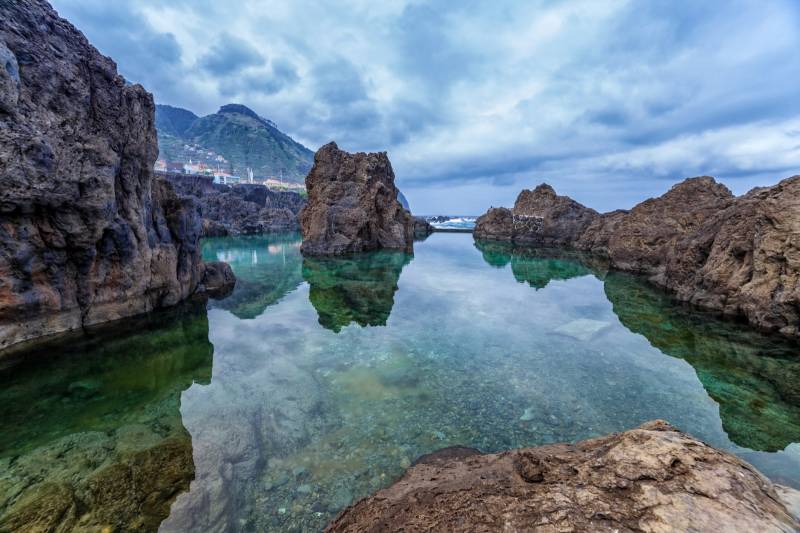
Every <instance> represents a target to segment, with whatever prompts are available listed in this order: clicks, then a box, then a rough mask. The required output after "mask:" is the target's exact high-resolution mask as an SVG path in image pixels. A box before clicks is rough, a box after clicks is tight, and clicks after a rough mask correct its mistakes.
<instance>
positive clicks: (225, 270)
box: [203, 261, 236, 298]
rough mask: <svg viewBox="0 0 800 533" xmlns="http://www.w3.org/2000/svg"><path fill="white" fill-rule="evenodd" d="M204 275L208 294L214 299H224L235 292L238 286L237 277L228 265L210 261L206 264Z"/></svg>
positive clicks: (204, 284) (204, 283)
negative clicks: (234, 289)
mask: <svg viewBox="0 0 800 533" xmlns="http://www.w3.org/2000/svg"><path fill="white" fill-rule="evenodd" d="M205 265H206V270H205V273H204V274H203V286H204V287H205V290H206V293H208V295H209V296H211V297H213V298H223V297H225V296H227V295H228V294H230V293H231V292H233V288H234V287H235V286H236V276H234V275H233V270H232V269H231V266H230V265H229V264H228V263H224V262H222V261H210V262H207V263H206V264H205Z"/></svg>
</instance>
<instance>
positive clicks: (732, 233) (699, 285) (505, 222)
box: [475, 176, 800, 336]
mask: <svg viewBox="0 0 800 533" xmlns="http://www.w3.org/2000/svg"><path fill="white" fill-rule="evenodd" d="M536 191H544V192H546V194H531V193H529V192H527V191H526V192H523V194H521V195H520V199H518V201H517V204H518V205H519V204H520V203H524V205H525V206H526V207H525V210H524V211H523V210H518V206H515V207H514V209H513V210H509V209H503V208H499V209H492V210H490V211H489V212H487V213H486V214H485V215H483V216H482V217H480V218H479V219H478V221H477V223H476V227H475V237H476V238H477V239H489V240H506V241H511V242H515V243H525V244H530V243H533V244H538V245H559V246H567V247H573V248H577V249H579V250H585V251H588V252H591V253H593V254H596V255H598V256H601V257H604V258H607V259H608V260H609V262H610V265H611V266H612V267H613V268H616V269H619V270H625V271H630V272H636V273H639V274H643V275H645V276H646V277H647V278H648V279H649V280H650V281H652V282H653V283H655V284H656V285H659V286H661V287H664V288H666V289H669V290H670V291H672V292H673V293H674V294H675V295H676V296H677V297H678V298H679V299H680V300H682V301H686V302H690V303H692V304H695V305H698V306H701V307H705V308H708V309H712V310H715V311H719V312H721V313H723V314H725V315H730V316H742V317H745V318H746V319H747V320H748V321H749V322H750V323H751V324H753V325H755V326H757V327H759V328H762V329H766V330H773V331H779V332H781V333H783V334H785V335H789V336H798V335H800V176H795V177H792V178H789V179H786V180H784V181H782V182H780V183H779V184H777V185H775V186H773V187H765V188H758V189H754V190H753V191H751V192H749V193H747V194H746V195H744V196H740V197H735V196H734V195H733V194H731V192H730V191H729V190H728V189H727V188H726V187H725V186H724V185H722V184H719V183H717V182H716V181H715V180H714V179H713V178H711V177H708V176H703V177H699V178H691V179H687V180H685V181H683V182H682V183H679V184H678V185H676V186H674V187H673V188H672V189H671V190H670V191H668V192H667V193H666V194H664V195H663V196H660V197H659V198H654V199H649V200H646V201H645V202H642V203H641V204H639V205H637V206H636V207H634V208H633V209H632V210H630V211H614V212H611V213H606V214H602V215H600V214H598V213H596V212H595V211H593V210H591V209H588V208H585V207H583V206H581V205H580V204H578V203H577V202H574V201H572V200H569V199H566V200H564V199H563V198H564V197H560V196H555V193H553V194H549V191H552V189H551V188H550V187H549V186H546V185H542V186H540V187H538V188H537V189H536ZM536 191H534V192H536ZM523 195H524V196H526V198H527V200H526V201H525V202H521V201H520V200H522V198H523ZM567 200H568V201H567ZM565 206H566V207H565Z"/></svg>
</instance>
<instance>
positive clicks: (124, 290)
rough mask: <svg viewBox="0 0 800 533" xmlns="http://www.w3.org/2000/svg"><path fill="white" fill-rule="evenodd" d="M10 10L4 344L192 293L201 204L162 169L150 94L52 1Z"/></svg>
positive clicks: (0, 341)
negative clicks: (162, 176)
mask: <svg viewBox="0 0 800 533" xmlns="http://www.w3.org/2000/svg"><path fill="white" fill-rule="evenodd" d="M0 19H2V20H3V24H2V25H0V43H2V44H0V61H2V62H3V63H4V67H5V68H0V88H1V89H2V91H0V94H2V96H1V97H0V349H1V348H4V347H7V346H9V345H11V344H14V343H17V342H20V341H23V340H26V339H31V338H35V337H39V336H42V335H47V334H51V333H56V332H60V331H66V330H70V329H75V328H79V327H81V326H85V325H90V324H96V323H99V322H104V321H108V320H113V319H117V318H122V317H126V316H130V315H134V314H137V313H142V312H146V311H150V310H152V309H154V308H158V307H163V306H170V305H174V304H176V303H177V302H179V301H181V300H183V299H185V298H186V297H188V296H189V295H191V294H192V293H194V292H195V289H196V287H197V285H198V283H199V282H200V280H201V279H202V276H203V264H202V262H201V260H200V251H199V248H198V238H199V236H200V231H201V223H200V217H199V212H198V206H197V204H196V202H194V201H193V200H191V199H188V198H181V197H179V196H178V195H176V194H175V192H174V191H173V188H172V187H171V186H170V184H168V183H166V182H163V181H161V180H156V179H153V173H152V170H151V169H152V167H153V162H154V161H155V158H156V155H157V150H158V148H157V145H156V132H155V128H154V118H153V116H154V115H153V113H154V105H153V99H152V97H151V95H150V94H149V93H147V92H146V91H145V90H144V89H143V88H142V87H141V86H139V85H126V83H125V80H124V79H122V77H120V76H119V75H118V74H117V71H116V66H115V64H114V62H113V61H112V60H111V59H109V58H107V57H104V56H102V55H100V54H99V53H98V52H97V50H95V49H94V48H93V47H92V46H91V45H90V44H89V42H88V41H87V40H86V38H85V37H84V36H83V35H82V34H81V33H80V32H78V31H77V30H76V29H75V28H74V27H73V26H72V25H71V24H69V23H68V22H67V21H65V20H62V19H60V18H59V17H58V16H57V14H56V13H55V12H54V11H53V10H52V8H51V7H50V6H49V5H48V4H47V3H46V2H44V1H41V0H34V1H29V2H2V3H0Z"/></svg>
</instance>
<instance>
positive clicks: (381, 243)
mask: <svg viewBox="0 0 800 533" xmlns="http://www.w3.org/2000/svg"><path fill="white" fill-rule="evenodd" d="M306 188H307V189H308V203H307V204H306V206H305V207H304V208H303V210H302V211H301V212H300V228H301V231H302V233H303V247H302V252H303V254H305V255H311V256H313V255H342V254H348V253H354V252H366V251H370V250H378V249H390V250H402V251H405V252H412V251H413V243H414V224H415V222H414V219H413V217H412V216H411V213H409V212H408V211H407V210H406V209H405V208H404V207H403V206H402V205H401V204H400V201H399V200H398V199H397V196H398V190H397V187H396V186H395V184H394V171H393V170H392V164H391V163H390V162H389V158H388V157H387V155H386V153H385V152H381V153H372V154H367V153H363V152H359V153H357V154H349V153H347V152H345V151H343V150H340V149H339V147H338V146H337V145H336V143H333V142H332V143H329V144H326V145H325V146H323V147H322V148H320V149H319V150H318V151H317V153H316V154H315V155H314V166H313V168H312V169H311V172H310V173H309V174H308V176H307V177H306Z"/></svg>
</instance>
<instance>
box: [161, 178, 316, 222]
mask: <svg viewBox="0 0 800 533" xmlns="http://www.w3.org/2000/svg"><path fill="white" fill-rule="evenodd" d="M166 177H167V179H168V180H169V181H170V183H172V184H173V185H174V186H175V188H176V189H177V190H178V191H179V192H180V193H181V194H186V195H190V196H194V197H195V198H197V200H198V201H199V203H200V210H201V212H202V215H203V226H202V228H203V229H202V232H203V236H204V237H223V236H226V235H255V234H259V233H270V232H278V231H297V230H299V229H300V222H299V220H298V215H299V213H300V210H301V209H302V208H303V206H305V205H306V201H305V199H304V198H303V197H302V196H300V195H299V194H298V193H296V192H280V191H271V190H269V189H267V188H266V187H264V186H262V185H249V184H243V185H237V186H235V187H231V186H229V185H220V184H215V183H214V182H213V179H212V178H211V177H209V176H192V175H184V174H167V175H166Z"/></svg>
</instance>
